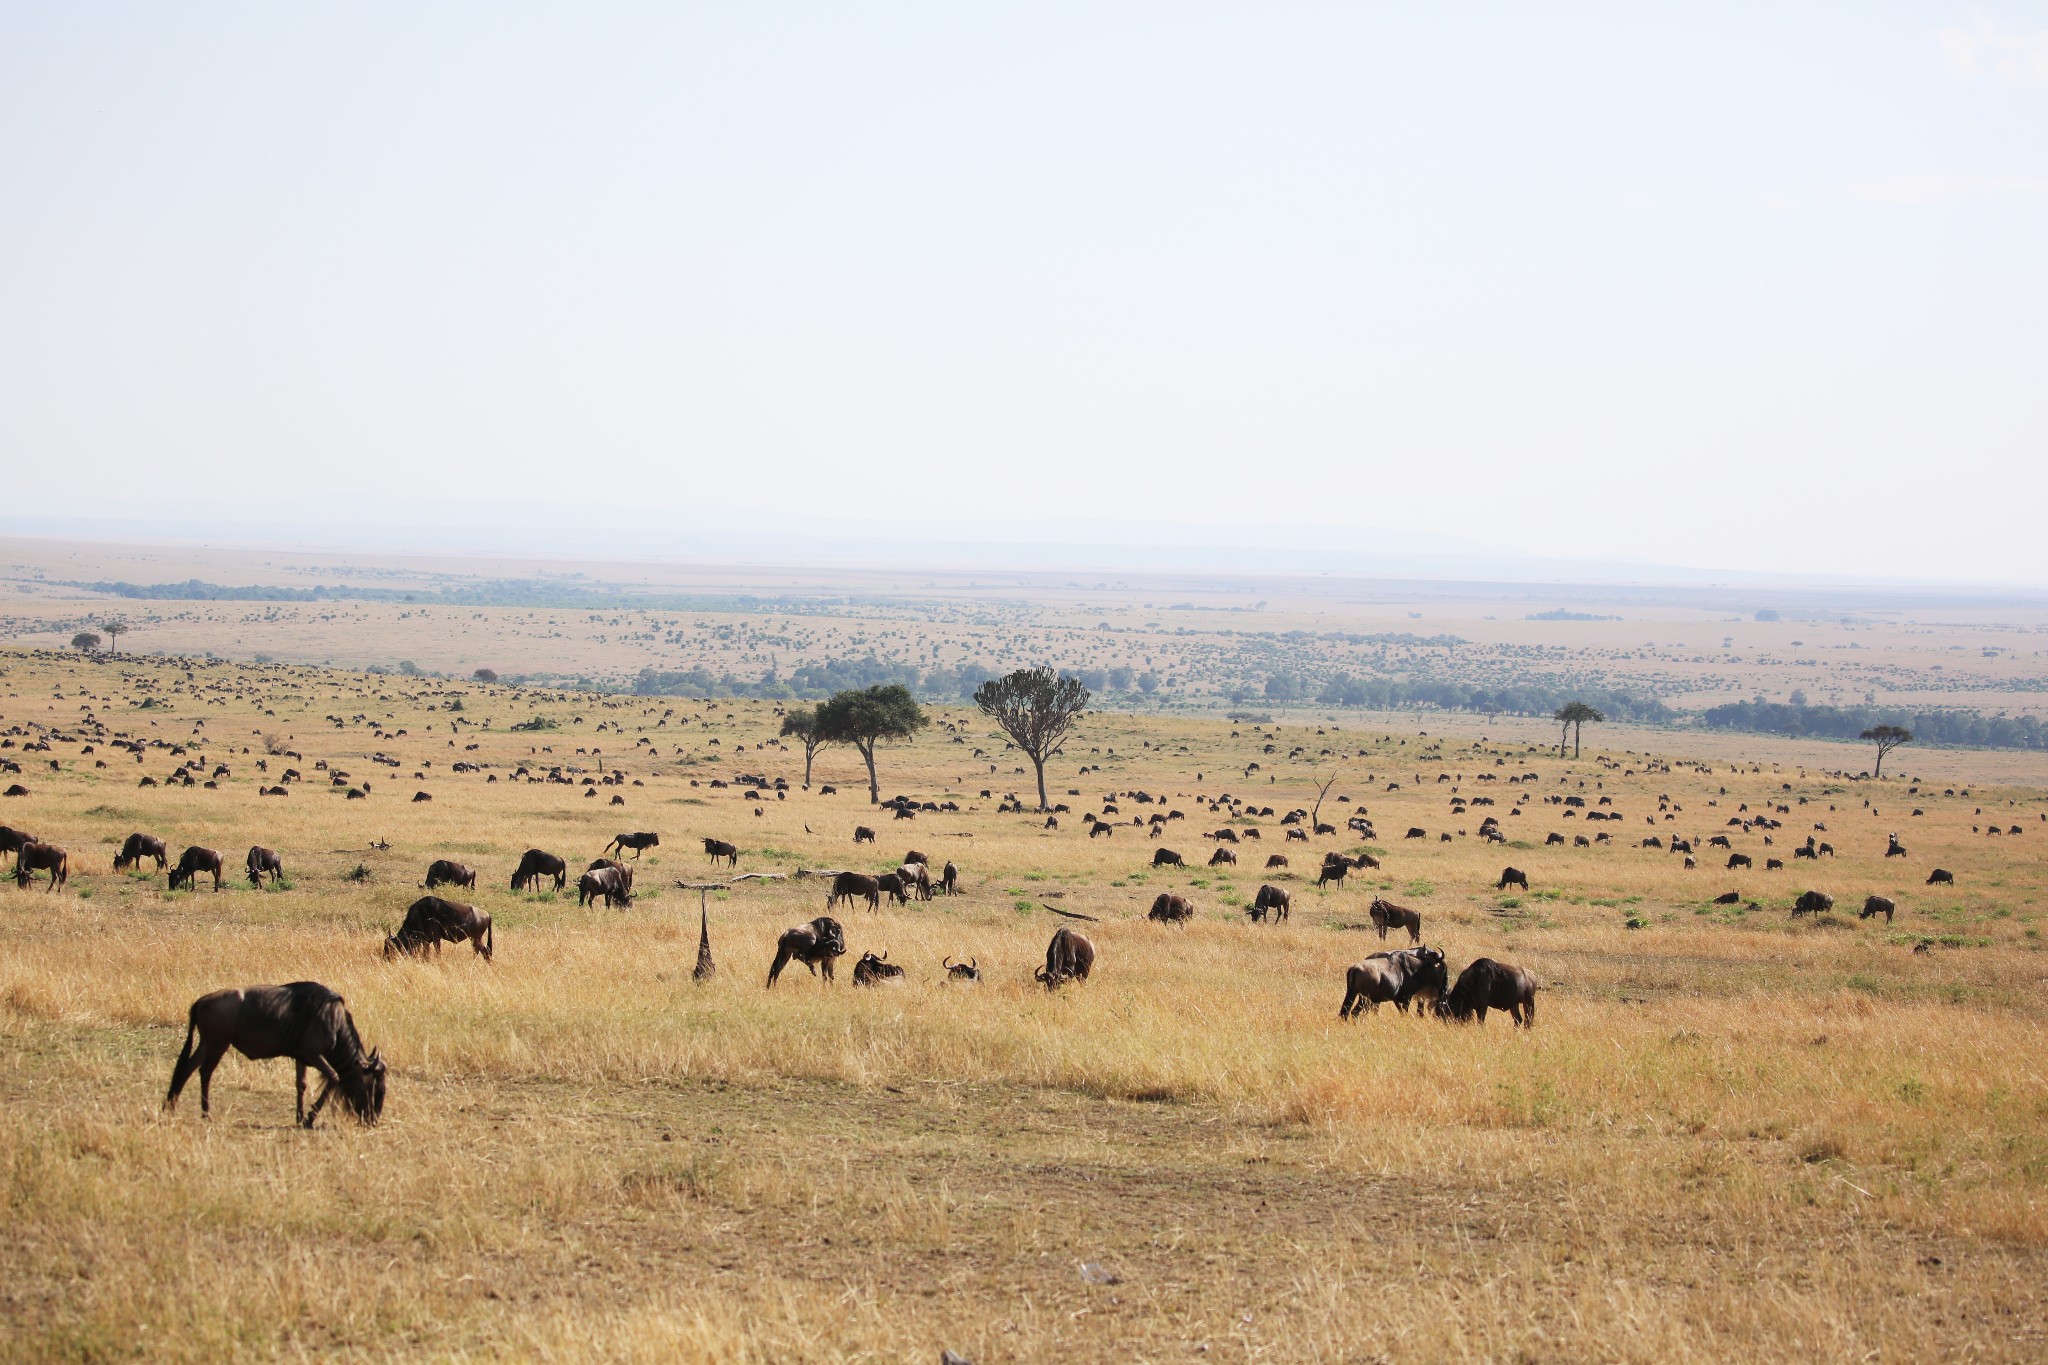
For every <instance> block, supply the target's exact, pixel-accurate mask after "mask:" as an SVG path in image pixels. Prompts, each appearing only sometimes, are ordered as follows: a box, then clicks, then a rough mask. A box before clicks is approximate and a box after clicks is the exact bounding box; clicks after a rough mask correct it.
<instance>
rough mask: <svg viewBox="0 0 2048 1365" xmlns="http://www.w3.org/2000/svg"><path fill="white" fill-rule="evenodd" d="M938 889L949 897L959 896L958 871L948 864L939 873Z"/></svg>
mask: <svg viewBox="0 0 2048 1365" xmlns="http://www.w3.org/2000/svg"><path fill="white" fill-rule="evenodd" d="M939 889H940V890H941V891H944V892H945V893H946V894H947V895H949V896H957V895H959V894H960V869H959V868H957V867H955V866H953V864H951V863H950V862H949V863H947V864H946V866H945V869H944V870H943V871H941V872H940V873H939Z"/></svg>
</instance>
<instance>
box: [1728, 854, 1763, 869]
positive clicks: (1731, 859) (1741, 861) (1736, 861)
mask: <svg viewBox="0 0 2048 1365" xmlns="http://www.w3.org/2000/svg"><path fill="white" fill-rule="evenodd" d="M1728 866H1729V867H1730V868H1737V867H1755V866H1756V864H1755V863H1753V862H1751V861H1750V860H1749V855H1748V854H1747V853H1731V854H1729V855H1728Z"/></svg>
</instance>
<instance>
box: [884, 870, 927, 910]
mask: <svg viewBox="0 0 2048 1365" xmlns="http://www.w3.org/2000/svg"><path fill="white" fill-rule="evenodd" d="M916 886H917V883H916V881H915V880H913V879H912V878H910V877H906V876H904V875H903V873H902V871H901V870H900V869H899V870H897V871H895V872H884V873H882V874H881V875H880V876H878V877H876V878H875V889H876V890H877V891H879V892H881V893H882V894H884V895H886V896H888V898H889V903H890V904H891V905H908V904H910V896H911V892H912V891H913V890H914V889H915V888H916Z"/></svg>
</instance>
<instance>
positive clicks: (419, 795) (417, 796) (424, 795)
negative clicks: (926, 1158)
mask: <svg viewBox="0 0 2048 1365" xmlns="http://www.w3.org/2000/svg"><path fill="white" fill-rule="evenodd" d="M412 799H413V801H414V802H415V803H417V802H420V801H431V800H433V799H434V796H433V793H432V792H414V793H413V794H412Z"/></svg>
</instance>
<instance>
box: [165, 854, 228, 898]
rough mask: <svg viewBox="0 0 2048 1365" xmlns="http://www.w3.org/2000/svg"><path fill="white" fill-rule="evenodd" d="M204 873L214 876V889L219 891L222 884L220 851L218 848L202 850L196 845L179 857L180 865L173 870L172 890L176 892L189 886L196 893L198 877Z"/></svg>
mask: <svg viewBox="0 0 2048 1365" xmlns="http://www.w3.org/2000/svg"><path fill="white" fill-rule="evenodd" d="M202 872H211V873H212V874H213V889H214V890H215V891H219V890H220V882H221V856H220V850H219V849H217V848H200V847H199V846H198V845H196V844H195V845H193V846H192V847H191V848H188V849H186V850H185V852H184V853H183V854H182V855H180V856H179V858H178V865H177V866H176V867H174V868H172V869H171V890H173V891H176V890H177V889H178V887H179V886H181V885H183V886H189V887H191V888H192V889H193V890H195V891H196V890H198V889H199V886H198V876H199V874H200V873H202Z"/></svg>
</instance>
